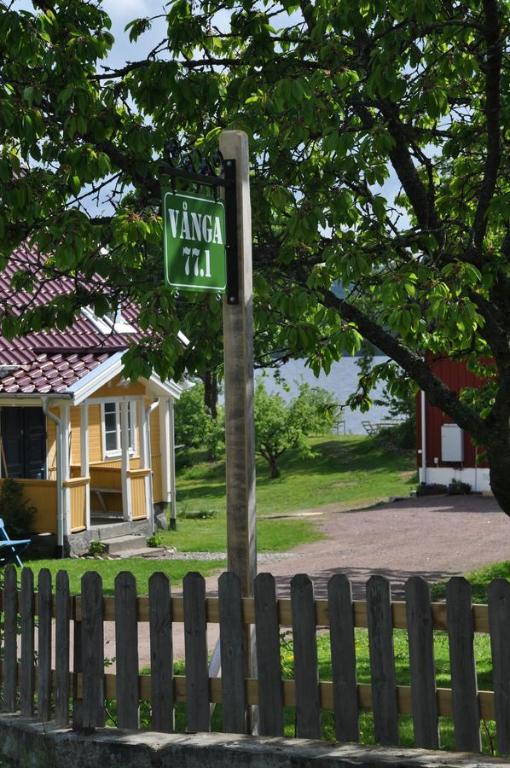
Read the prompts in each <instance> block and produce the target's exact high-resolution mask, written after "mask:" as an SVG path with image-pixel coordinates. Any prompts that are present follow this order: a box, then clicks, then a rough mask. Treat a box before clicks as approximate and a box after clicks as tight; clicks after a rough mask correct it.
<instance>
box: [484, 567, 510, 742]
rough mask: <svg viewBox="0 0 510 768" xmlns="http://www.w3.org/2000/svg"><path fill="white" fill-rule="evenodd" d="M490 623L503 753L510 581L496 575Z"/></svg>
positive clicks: (509, 687)
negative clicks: (497, 577)
mask: <svg viewBox="0 0 510 768" xmlns="http://www.w3.org/2000/svg"><path fill="white" fill-rule="evenodd" d="M488 598H489V599H488V603H489V626H490V637H491V649H492V665H493V680H494V706H495V709H496V741H497V745H498V750H499V752H500V753H501V754H502V755H506V754H508V753H510V584H509V583H508V581H507V580H506V579H496V580H495V581H493V582H492V584H491V585H490V586H489V590H488Z"/></svg>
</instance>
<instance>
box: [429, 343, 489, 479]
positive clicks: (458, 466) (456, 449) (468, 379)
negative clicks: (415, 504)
mask: <svg viewBox="0 0 510 768" xmlns="http://www.w3.org/2000/svg"><path fill="white" fill-rule="evenodd" d="M432 369H433V371H434V373H435V374H436V376H438V378H440V379H441V380H442V381H443V382H444V383H445V384H446V385H447V386H448V387H449V388H450V389H452V390H454V391H455V392H458V391H459V390H461V389H465V388H466V387H478V386H480V379H479V378H478V377H477V376H476V375H475V374H474V373H472V372H471V371H469V370H468V368H467V366H466V364H465V362H464V361H461V360H460V361H459V360H450V359H448V358H442V359H438V360H435V361H433V362H432ZM416 406H417V407H416V417H417V418H416V448H417V464H418V470H419V480H420V482H421V483H425V484H426V485H431V484H433V483H440V484H442V485H449V483H451V482H452V480H459V481H462V482H464V483H469V485H470V486H471V489H472V490H473V491H489V490H490V484H489V469H488V465H487V462H486V461H485V460H484V457H483V451H482V450H481V449H480V448H479V447H477V446H475V445H474V443H473V441H472V440H471V436H470V435H469V433H468V432H465V431H464V430H463V429H461V428H460V427H459V426H457V424H455V423H454V422H453V421H452V419H451V418H450V417H449V416H447V415H446V414H445V413H443V412H442V411H441V410H440V409H439V408H436V407H434V406H433V405H430V403H429V402H428V401H427V397H426V395H425V393H424V392H420V393H419V394H418V396H417V400H416Z"/></svg>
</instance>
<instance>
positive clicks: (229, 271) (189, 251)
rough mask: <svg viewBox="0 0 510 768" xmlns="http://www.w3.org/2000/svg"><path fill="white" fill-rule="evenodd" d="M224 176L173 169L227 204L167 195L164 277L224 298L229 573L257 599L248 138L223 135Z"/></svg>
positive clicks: (232, 133) (236, 133)
mask: <svg viewBox="0 0 510 768" xmlns="http://www.w3.org/2000/svg"><path fill="white" fill-rule="evenodd" d="M220 152H221V154H222V156H223V164H224V176H223V177H218V176H214V175H209V176H205V175H200V174H195V173H193V172H192V173H190V172H189V171H187V170H184V169H173V170H172V172H171V174H170V175H172V176H173V177H177V178H180V179H184V180H187V181H189V182H190V183H198V184H199V185H202V186H203V187H216V188H220V189H223V190H224V202H223V201H220V200H215V199H214V198H213V197H206V196H205V195H198V194H188V193H186V192H179V193H176V192H173V191H170V190H164V192H163V215H164V238H165V274H166V279H167V282H168V284H169V285H172V286H173V287H176V288H178V289H179V290H184V291H214V292H216V293H218V292H224V293H225V296H224V302H223V338H224V368H225V451H226V473H227V476H226V487H227V558H228V569H229V570H230V571H233V572H234V573H236V574H237V575H238V576H239V578H240V580H241V587H242V594H243V596H246V597H248V596H251V595H252V594H253V582H254V579H255V576H256V572H257V547H256V536H255V429H254V420H253V401H254V397H253V395H254V391H253V390H254V384H253V309H252V304H253V298H252V260H251V244H252V234H251V206H250V182H249V157H248V138H247V136H246V134H245V133H244V132H242V131H223V132H222V133H221V135H220Z"/></svg>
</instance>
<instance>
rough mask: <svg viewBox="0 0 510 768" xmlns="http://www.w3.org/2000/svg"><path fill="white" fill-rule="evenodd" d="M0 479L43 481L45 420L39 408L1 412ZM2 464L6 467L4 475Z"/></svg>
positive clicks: (3, 409)
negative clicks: (0, 473)
mask: <svg viewBox="0 0 510 768" xmlns="http://www.w3.org/2000/svg"><path fill="white" fill-rule="evenodd" d="M0 430H1V437H2V446H3V456H2V475H4V476H5V475H6V474H7V476H8V477H15V478H22V477H24V478H37V479H39V480H44V479H45V478H46V417H45V415H44V413H43V410H42V408H2V409H1V415H0ZM4 462H5V463H6V464H7V472H6V471H5V466H4Z"/></svg>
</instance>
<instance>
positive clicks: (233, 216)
mask: <svg viewBox="0 0 510 768" xmlns="http://www.w3.org/2000/svg"><path fill="white" fill-rule="evenodd" d="M165 150H166V156H165V158H164V162H163V167H164V173H165V175H167V176H169V177H170V179H171V182H172V186H173V189H174V191H175V182H176V180H181V181H183V182H185V183H186V184H187V185H191V184H193V185H196V187H197V188H200V187H206V188H212V189H213V190H214V194H215V197H216V196H217V193H218V190H219V189H223V190H224V201H225V225H226V243H225V248H226V262H227V277H226V300H227V303H228V304H232V305H235V304H238V303H239V270H238V253H237V199H236V161H235V160H234V159H229V160H225V159H224V158H223V156H222V154H221V152H219V151H215V152H214V153H213V154H211V155H210V156H207V155H204V154H202V153H201V152H200V151H199V150H197V149H196V148H194V147H189V146H184V147H183V146H181V145H180V144H179V142H178V141H177V140H175V139H172V140H171V141H169V142H168V143H167V145H166V147H165Z"/></svg>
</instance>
